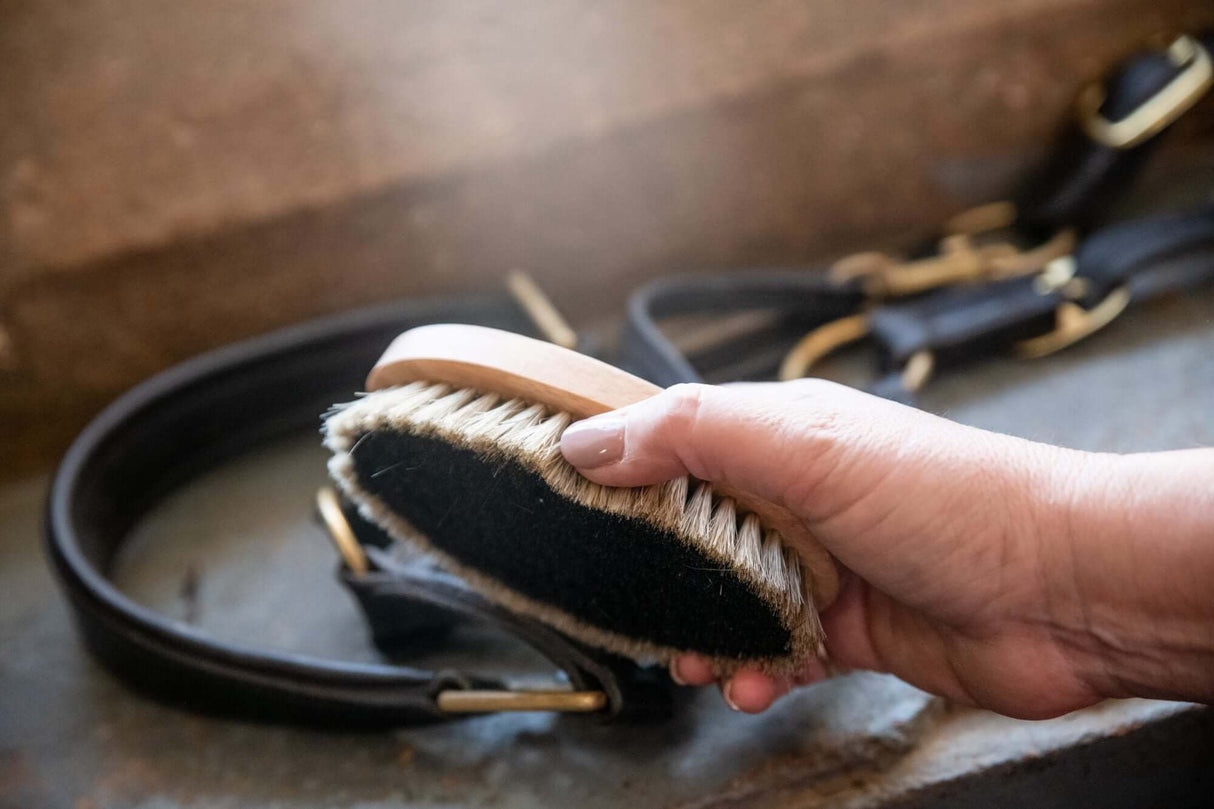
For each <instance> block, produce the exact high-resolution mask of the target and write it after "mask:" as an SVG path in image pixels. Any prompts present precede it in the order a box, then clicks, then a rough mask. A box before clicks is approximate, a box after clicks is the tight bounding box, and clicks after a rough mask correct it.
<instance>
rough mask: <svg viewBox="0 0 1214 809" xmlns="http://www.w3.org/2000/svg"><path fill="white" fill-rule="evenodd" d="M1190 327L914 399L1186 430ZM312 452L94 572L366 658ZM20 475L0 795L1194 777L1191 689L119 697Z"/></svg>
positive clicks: (1137, 782) (1156, 782)
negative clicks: (287, 706) (393, 704)
mask: <svg viewBox="0 0 1214 809" xmlns="http://www.w3.org/2000/svg"><path fill="white" fill-rule="evenodd" d="M1212 337H1214V292H1209V291H1207V292H1203V293H1201V294H1194V295H1190V296H1187V297H1185V298H1182V299H1178V300H1173V301H1170V302H1164V303H1160V304H1158V305H1153V306H1151V307H1149V308H1148V309H1145V310H1140V311H1138V312H1135V313H1134V314H1133V315H1132V316H1130V317H1129V319H1127V320H1126V321H1124V322H1120V323H1118V324H1116V325H1114V326H1113V327H1111V328H1110V329H1109V330H1108V331H1107V332H1106V333H1105V334H1103V335H1101V336H1099V337H1097V338H1094V339H1092V340H1091V341H1089V342H1088V343H1086V344H1084V345H1081V346H1078V347H1076V348H1075V349H1073V350H1072V351H1070V352H1068V353H1066V354H1065V355H1062V356H1059V357H1056V358H1054V359H1052V360H1049V361H1040V362H1037V363H1034V364H1021V363H1017V362H1013V361H1010V360H1008V361H994V362H991V363H989V364H986V365H984V366H982V367H981V368H978V369H974V370H973V371H972V372H970V373H967V374H953V375H946V376H944V377H942V378H941V379H940V380H939V382H938V384H937V385H936V386H935V387H933V388H932V389H931V390H930V391H929V393H928V394H927V396H926V397H925V400H926V404H927V405H929V406H930V407H931V408H933V409H936V410H938V411H943V412H946V413H948V414H949V415H950V416H952V417H954V418H957V419H958V420H961V421H965V422H969V423H973V424H978V425H982V426H986V427H991V428H994V429H999V430H1004V431H1007V432H1012V433H1016V434H1020V435H1024V436H1027V437H1031V438H1038V439H1045V440H1052V441H1056V442H1058V443H1062V444H1066V445H1070V446H1075V447H1082V448H1087V449H1103V450H1119V451H1132V450H1148V449H1163V448H1169V447H1180V446H1195V445H1210V444H1211V443H1214V410H1212V409H1211V408H1210V407H1209V402H1210V400H1211V396H1214V361H1212V360H1211V354H1210V350H1209V347H1210V341H1211V338H1212ZM322 461H323V455H322V453H321V452H320V450H319V449H318V448H317V446H316V439H315V438H314V437H312V436H304V437H301V438H299V439H297V440H294V441H292V442H288V443H286V444H284V445H281V446H278V447H276V448H273V449H272V450H269V451H267V452H264V453H260V454H259V455H258V456H256V457H252V458H249V459H247V460H245V461H243V462H241V463H239V464H237V465H235V466H233V467H230V468H227V469H225V470H222V471H220V472H218V473H215V474H213V475H211V476H208V477H206V478H204V479H202V480H200V481H198V482H197V484H196V485H194V486H192V487H190V488H189V489H188V490H186V491H184V492H182V493H180V494H179V495H177V496H175V497H174V498H172V499H171V500H170V501H168V502H166V503H165V504H164V506H163V507H162V508H161V509H160V510H159V511H158V512H157V513H156V514H155V515H154V516H153V518H152V519H150V520H149V521H148V522H147V523H145V524H144V525H143V526H142V527H141V529H140V536H139V537H137V538H136V539H135V540H134V541H133V544H132V546H131V551H130V553H129V554H128V555H127V556H126V557H124V558H123V559H122V560H121V562H120V564H119V566H118V580H119V581H120V583H121V584H122V585H123V586H124V588H125V589H126V590H127V591H128V592H130V593H132V594H133V595H134V596H136V597H137V598H139V599H141V600H143V601H145V602H147V603H149V604H153V605H156V606H158V607H159V608H161V609H163V610H165V611H167V612H169V613H170V614H173V615H174V616H175V617H177V618H179V619H181V620H188V621H191V622H193V623H196V624H197V625H199V626H200V627H201V628H203V629H205V630H207V631H210V632H215V633H217V634H220V635H222V636H224V637H226V638H229V639H232V640H243V641H246V642H255V643H267V644H273V645H277V646H280V647H283V648H291V649H295V650H298V651H303V652H308V653H313V654H320V655H329V654H331V655H341V656H346V657H351V658H353V659H358V658H364V659H365V658H368V657H369V656H370V655H371V654H372V652H371V650H370V648H369V645H368V644H367V642H366V640H365V638H364V635H363V632H362V629H361V627H360V626H359V621H358V617H357V615H356V613H355V611H354V608H353V606H352V605H351V604H350V603H349V601H348V599H347V598H346V596H345V594H344V593H343V592H341V591H340V589H339V588H338V585H337V584H336V583H335V581H334V580H333V578H332V565H333V559H332V554H331V551H330V550H329V549H328V547H327V545H326V544H325V541H324V540H323V538H322V537H321V536H320V534H319V533H318V531H317V529H316V528H315V527H314V526H313V525H312V524H311V522H310V519H309V513H308V498H309V495H310V492H311V490H312V488H313V487H314V486H315V485H316V484H317V483H318V482H319V481H321V480H322V479H323V476H324V473H323V470H322ZM42 485H43V483H42V481H41V480H30V481H27V482H25V483H22V484H12V485H9V486H7V487H5V488H4V489H0V592H3V593H4V598H3V599H0V649H2V650H3V653H2V654H0V695H2V697H0V806H6V807H7V806H14V807H16V806H21V807H42V806H64V805H75V806H78V807H121V806H148V807H150V806H157V807H167V806H178V805H183V806H184V805H189V806H194V807H204V808H206V809H218V807H238V806H239V807H270V806H281V805H292V806H301V807H310V806H316V807H321V806H339V805H341V806H351V805H354V806H363V807H379V806H395V805H415V806H445V805H454V804H462V803H471V804H477V805H497V806H535V805H553V806H568V805H570V804H571V803H576V804H578V805H581V806H585V807H597V806H621V805H627V806H671V805H674V806H678V805H691V806H743V805H745V806H788V807H792V806H817V805H822V806H857V807H859V806H874V805H878V806H898V807H905V806H918V805H931V806H941V805H943V806H957V807H968V806H982V805H999V804H1003V803H1006V804H1012V805H1020V804H1031V805H1035V806H1072V805H1077V804H1089V803H1092V802H1093V801H1095V802H1098V803H1100V804H1101V805H1106V806H1127V807H1128V806H1142V805H1169V806H1177V805H1186V804H1190V805H1200V802H1201V801H1202V800H1204V796H1207V795H1208V794H1209V792H1208V791H1209V790H1210V789H1211V788H1214V783H1211V780H1212V778H1214V774H1212V773H1211V771H1210V768H1209V766H1208V764H1209V762H1210V761H1211V760H1214V716H1212V715H1211V713H1210V712H1209V711H1208V710H1206V709H1201V708H1196V707H1192V706H1185V705H1179V704H1171V703H1156V702H1146V701H1129V702H1122V703H1111V704H1107V705H1103V706H1099V707H1097V708H1093V709H1090V710H1086V711H1082V712H1079V713H1076V714H1073V715H1071V716H1069V717H1065V718H1062V719H1059V720H1054V721H1051V722H1042V723H1029V722H1018V721H1014V720H1008V719H1001V718H998V717H994V716H991V715H989V714H985V713H982V712H975V711H955V710H947V709H945V708H944V707H943V706H938V705H936V704H935V703H934V702H933V701H931V700H929V699H928V698H927V697H926V696H925V695H923V694H922V693H920V692H918V691H916V690H914V689H912V688H909V687H907V686H904V685H902V684H900V683H898V682H897V681H894V680H892V679H889V678H886V677H880V676H876V675H867V674H860V675H853V676H851V677H847V678H843V679H840V680H837V681H833V682H829V683H826V684H823V685H821V686H818V687H816V688H813V689H808V690H805V691H803V692H801V693H799V694H798V695H796V696H795V697H793V698H790V699H788V700H786V701H784V702H783V703H781V704H780V705H779V706H778V708H777V709H775V710H773V711H771V712H770V713H769V714H767V715H765V716H763V717H758V718H752V717H745V716H740V715H735V714H732V713H730V712H729V711H727V710H725V709H724V708H723V707H722V706H721V704H720V702H719V700H718V699H717V697H716V695H714V694H712V693H703V694H698V695H690V694H688V695H686V697H685V703H684V705H683V706H682V710H681V711H680V714H679V716H678V718H677V719H675V720H674V721H672V722H670V723H669V724H667V725H664V726H660V727H657V728H626V727H601V726H598V725H594V724H589V723H584V722H578V721H576V720H561V719H554V718H552V717H549V716H544V715H538V716H513V717H495V718H487V719H479V720H474V721H470V722H465V723H460V724H454V725H451V726H448V727H440V728H431V729H426V730H412V731H400V732H396V733H381V734H370V735H341V734H322V733H317V732H312V731H305V730H297V729H291V728H281V727H266V726H257V725H247V724H242V723H237V722H230V721H216V720H211V719H207V718H203V717H199V716H195V715H192V714H189V713H186V712H183V711H180V710H177V709H174V708H169V707H165V706H161V705H157V704H153V703H150V702H148V701H146V700H144V699H142V698H139V697H137V696H134V695H132V694H130V693H128V692H127V691H126V690H124V688H123V687H122V686H121V685H120V684H118V683H117V682H116V681H114V680H113V679H112V678H111V677H110V676H109V675H108V674H107V673H105V672H104V671H102V670H101V669H100V668H99V667H98V666H96V665H95V664H94V663H92V662H91V661H90V660H89V659H88V658H87V657H86V656H85V655H84V653H83V652H82V651H81V649H80V648H79V646H78V645H77V644H76V642H75V637H74V635H73V632H72V629H71V624H70V620H69V616H68V614H67V611H66V607H65V605H64V603H63V602H62V600H61V598H60V597H59V594H58V593H57V592H56V590H55V589H54V587H53V583H52V581H51V578H50V575H49V573H48V572H47V570H46V568H45V563H44V561H43V559H42V555H41V552H40V548H39V547H38V544H39V538H38V530H39V519H40V505H41V503H40V499H41V489H42ZM471 640H473V639H471V638H470V639H469V641H470V642H471ZM470 648H472V647H471V646H467V647H464V649H463V651H457V653H456V654H457V656H458V655H460V654H463V655H465V657H466V655H467V654H469V653H470V652H469V649H470ZM495 648H496V647H495ZM496 654H500V655H502V656H503V659H505V660H507V661H509V662H508V667H509V666H525V665H526V664H527V663H528V658H525V657H521V656H519V655H518V654H517V653H514V652H510V651H509V650H508V649H506V648H502V649H498V652H496Z"/></svg>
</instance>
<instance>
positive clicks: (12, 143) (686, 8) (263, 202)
mask: <svg viewBox="0 0 1214 809" xmlns="http://www.w3.org/2000/svg"><path fill="white" fill-rule="evenodd" d="M1210 25H1214V3H1209V2H1203V1H1195V2H1180V0H1008V1H1007V2H1003V3H992V2H989V1H988V0H909V1H907V2H897V3H891V2H887V1H886V0H854V1H853V2H837V1H836V0H799V2H790V1H785V0H756V1H755V2H745V3H742V2H697V1H696V0H674V2H667V3H652V2H640V1H639V2H628V3H613V4H600V3H574V2H568V3H565V2H561V3H558V2H553V3H525V4H524V3H501V2H488V1H485V2H464V3H448V2H438V1H437V0H436V1H435V2H398V1H395V0H361V2H331V3H322V2H316V1H315V0H307V1H306V2H304V1H301V2H294V3H285V2H284V3H270V2H264V3H255V4H253V3H238V2H212V1H211V0H207V2H202V1H200V0H182V1H181V2H176V3H155V2H150V0H148V1H147V2H126V3H108V2H100V1H99V0H93V1H92V2H65V1H63V0H54V1H49V0H48V1H47V2H32V1H31V2H7V3H4V4H0V65H3V68H2V75H3V81H0V178H2V180H3V183H2V185H0V193H2V196H0V199H2V205H3V218H2V220H0V222H2V224H0V325H3V327H4V328H5V329H6V331H7V334H8V336H9V338H10V340H11V351H10V352H9V353H8V354H6V355H5V356H4V357H3V359H4V363H3V364H4V365H5V366H6V367H5V368H4V370H0V418H2V419H3V423H4V424H5V425H6V433H7V435H6V437H5V441H4V447H5V457H6V460H7V462H8V463H7V465H6V466H7V468H6V470H5V471H6V472H10V473H11V472H13V471H15V470H19V469H24V468H29V467H30V466H31V465H35V466H36V465H40V464H45V463H47V462H48V461H49V460H50V459H51V458H53V456H54V454H55V453H56V452H57V451H59V450H60V449H61V448H62V446H63V444H64V442H65V441H66V440H67V439H68V438H70V436H71V434H72V433H73V432H74V431H75V430H76V429H78V427H79V426H80V425H81V423H82V422H83V420H84V419H86V418H87V417H88V416H89V415H90V414H91V413H93V412H95V411H96V410H97V409H98V408H99V407H100V406H102V405H103V404H104V403H105V402H106V401H108V400H109V399H110V398H112V397H113V396H114V395H116V394H117V393H118V392H120V391H121V390H122V389H123V388H125V387H127V386H128V385H130V384H131V383H133V382H134V381H136V380H138V379H140V378H142V377H145V376H147V375H149V374H151V373H153V372H155V371H156V370H158V369H160V368H163V367H165V366H166V365H168V364H171V363H173V362H175V361H177V360H180V359H182V358H184V357H187V356H189V355H192V354H195V353H198V352H200V351H203V350H205V349H207V348H210V347H212V346H215V345H218V344H221V343H223V342H227V341H230V340H233V339H237V338H240V337H243V336H247V335H250V334H254V333H257V332H261V331H265V330H267V329H270V328H272V327H275V326H279V325H282V324H286V323H290V322H294V321H298V320H301V319H304V318H307V317H310V316H313V315H317V314H321V313H324V312H330V311H334V310H338V309H342V308H346V307H351V306H356V305H359V304H364V303H370V302H375V301H381V300H385V299H390V298H393V297H397V296H401V295H414V294H422V293H429V292H435V291H440V290H449V291H459V290H469V289H474V288H480V287H484V286H486V285H491V284H496V283H498V279H499V276H500V275H502V274H503V273H504V272H505V271H506V270H508V269H511V268H516V267H521V268H526V269H528V270H530V271H531V272H532V273H533V274H534V275H535V276H536V277H537V278H538V279H539V280H540V282H541V283H542V284H543V286H545V288H547V289H548V290H549V291H550V292H551V293H552V295H553V297H554V298H555V299H556V301H557V303H558V304H559V305H560V306H561V307H562V308H563V309H565V310H566V311H567V312H568V313H569V314H570V315H571V316H572V317H573V319H574V320H575V321H578V322H580V323H586V322H589V321H592V320H594V319H596V318H597V319H600V320H601V319H603V318H605V317H606V316H607V315H609V314H610V313H611V312H613V311H618V307H619V305H620V303H621V302H622V300H623V298H624V296H625V295H626V293H627V291H628V289H629V288H630V287H632V286H634V285H636V284H637V283H639V282H641V281H642V280H643V279H645V278H648V277H651V276H653V275H655V274H658V273H661V272H664V271H668V270H688V269H701V268H705V269H706V268H719V267H737V266H746V265H752V264H763V263H769V264H770V263H798V262H809V261H813V260H820V259H822V258H825V257H828V256H830V255H834V254H838V253H839V252H842V251H845V250H847V249H851V248H855V247H860V246H866V247H871V246H878V245H880V246H888V245H897V244H899V243H901V242H902V241H904V240H905V239H907V238H909V237H911V236H913V235H914V234H916V233H922V232H924V231H926V230H927V229H929V228H930V227H931V226H932V225H933V224H934V223H937V222H939V221H940V220H941V219H942V218H943V217H945V216H947V215H948V214H950V213H952V212H955V211H957V210H960V209H961V208H963V207H965V206H966V205H968V204H971V203H973V202H977V201H984V200H988V199H991V198H996V197H998V196H1000V195H1001V194H1003V193H1004V192H1005V191H1006V189H1007V187H1008V186H1009V184H1010V183H1011V182H1012V180H1013V179H1014V178H1016V177H1018V176H1019V175H1020V174H1021V173H1022V172H1023V171H1024V170H1025V169H1026V168H1027V167H1029V166H1030V165H1031V164H1032V162H1033V160H1034V159H1035V158H1036V157H1038V156H1039V155H1040V153H1041V150H1042V149H1043V148H1044V147H1045V145H1046V143H1047V140H1048V136H1049V135H1050V133H1051V132H1053V131H1054V130H1055V129H1056V128H1057V127H1058V126H1059V125H1060V123H1061V122H1062V121H1063V120H1064V118H1065V116H1066V115H1067V114H1069V113H1068V109H1069V105H1070V103H1071V100H1072V99H1073V97H1074V95H1075V93H1076V91H1077V90H1078V88H1079V87H1080V86H1081V85H1082V84H1083V83H1084V82H1086V81H1088V80H1090V79H1092V78H1094V77H1096V76H1097V75H1099V74H1100V72H1101V71H1102V69H1104V68H1105V67H1107V66H1108V65H1109V64H1110V63H1111V62H1112V61H1114V60H1115V59H1117V58H1118V57H1121V56H1124V55H1126V54H1127V53H1129V52H1131V51H1133V50H1135V49H1136V48H1138V47H1141V46H1142V45H1143V44H1144V43H1145V42H1147V41H1148V40H1149V39H1150V38H1151V37H1159V36H1165V35H1167V34H1170V33H1174V32H1176V31H1177V30H1180V29H1183V28H1200V27H1207V26H1210ZM1178 129H1179V131H1178V132H1176V133H1174V137H1173V138H1172V139H1171V140H1172V142H1171V143H1170V144H1169V145H1168V147H1167V148H1166V149H1164V150H1162V152H1161V154H1160V155H1159V157H1158V159H1157V160H1156V162H1155V163H1154V164H1153V166H1152V169H1151V171H1152V172H1153V173H1154V174H1155V175H1156V177H1166V176H1167V175H1168V173H1169V172H1172V173H1179V172H1183V171H1185V170H1186V169H1187V168H1188V167H1191V166H1192V165H1193V163H1194V162H1196V161H1204V162H1205V164H1207V165H1208V164H1209V163H1210V162H1211V161H1212V159H1214V158H1211V156H1210V155H1211V151H1212V150H1211V149H1210V148H1209V146H1210V143H1211V141H1212V140H1214V115H1212V114H1211V113H1210V111H1209V105H1206V111H1204V112H1203V113H1200V114H1198V115H1196V116H1193V117H1191V118H1189V119H1187V120H1186V121H1184V122H1183V123H1182V124H1181V126H1179V127H1178Z"/></svg>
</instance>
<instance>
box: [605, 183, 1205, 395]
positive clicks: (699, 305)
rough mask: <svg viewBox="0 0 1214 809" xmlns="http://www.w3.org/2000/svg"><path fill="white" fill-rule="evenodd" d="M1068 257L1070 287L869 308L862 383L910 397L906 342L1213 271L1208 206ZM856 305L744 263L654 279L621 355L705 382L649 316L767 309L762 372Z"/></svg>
mask: <svg viewBox="0 0 1214 809" xmlns="http://www.w3.org/2000/svg"><path fill="white" fill-rule="evenodd" d="M1074 262H1075V267H1074V278H1075V279H1076V280H1077V281H1078V282H1079V283H1080V285H1081V286H1080V287H1079V288H1080V289H1081V290H1082V294H1079V295H1077V296H1076V295H1073V294H1072V293H1070V291H1069V290H1072V289H1074V288H1075V287H1074V286H1073V285H1072V286H1065V285H1064V286H1060V287H1059V288H1057V289H1053V288H1048V287H1046V288H1043V287H1042V284H1041V281H1040V280H1039V279H1038V277H1037V276H1029V277H1023V278H1017V279H1013V280H1009V281H1001V282H996V283H991V284H983V285H976V286H961V287H953V288H948V289H944V290H940V291H937V292H932V293H928V294H925V295H921V296H919V297H916V298H913V299H911V300H909V301H905V302H898V303H889V304H883V305H879V306H876V307H874V308H872V309H870V310H868V311H869V324H870V329H871V335H872V339H873V341H874V342H875V343H876V345H877V347H878V351H879V355H880V371H881V373H882V376H880V377H879V379H878V381H877V382H876V383H874V384H873V385H872V386H871V387H870V388H869V390H870V392H872V393H876V394H878V395H881V396H885V397H887V398H895V399H899V400H901V401H909V400H910V399H911V398H912V397H911V396H910V395H909V393H908V392H907V391H906V390H904V389H903V387H902V385H901V383H900V380H899V376H900V373H901V370H902V367H903V366H904V365H905V363H906V362H907V361H908V360H909V359H910V358H911V357H912V356H913V355H914V354H916V353H917V352H920V351H930V352H932V353H933V354H934V355H935V359H936V362H937V364H938V365H948V364H954V363H957V362H960V361H964V360H969V359H974V358H977V357H981V356H984V355H987V354H990V353H991V352H993V351H997V350H1001V349H1003V348H1006V347H1007V346H1008V345H1009V344H1011V343H1014V342H1016V341H1020V340H1026V339H1030V338H1033V337H1039V336H1041V335H1043V334H1046V333H1048V332H1050V331H1051V330H1052V329H1054V328H1055V326H1056V317H1055V315H1056V312H1057V310H1058V308H1059V306H1060V305H1062V304H1063V303H1065V302H1068V301H1074V302H1076V303H1078V304H1080V305H1081V306H1083V307H1085V308H1087V307H1091V306H1095V305H1097V304H1099V303H1100V302H1101V301H1102V300H1104V299H1105V297H1106V296H1107V295H1109V294H1110V293H1111V292H1113V291H1114V290H1116V289H1120V288H1123V287H1124V288H1125V290H1126V291H1128V293H1129V297H1130V299H1131V301H1138V302H1140V301H1144V300H1147V299H1149V298H1152V297H1156V296H1159V295H1163V294H1166V293H1169V292H1174V291H1177V290H1181V289H1187V288H1191V287H1193V286H1197V285H1200V284H1204V283H1208V282H1211V281H1214V205H1211V206H1204V207H1201V208H1197V209H1194V210H1191V211H1186V212H1181V213H1171V214H1164V215H1160V216H1156V217H1150V218H1146V219H1142V220H1138V221H1135V222H1129V223H1123V224H1119V225H1113V226H1110V227H1108V228H1105V229H1103V230H1101V231H1099V232H1097V233H1095V234H1093V235H1092V236H1091V237H1089V238H1088V239H1087V240H1085V241H1084V242H1083V243H1082V244H1081V245H1080V247H1079V249H1078V250H1077V251H1076V253H1075V255H1074ZM864 304H865V300H864V298H863V296H862V295H861V294H860V293H859V292H858V290H857V287H856V286H855V285H854V284H833V283H831V282H830V280H829V278H828V277H827V276H826V275H825V274H824V273H821V272H811V271H800V272H796V271H774V272H745V273H728V274H722V275H716V276H707V277H704V276H698V277H697V276H688V277H685V278H675V279H670V280H664V281H658V282H655V283H653V284H649V285H648V286H646V287H643V288H642V289H640V290H638V291H637V292H636V293H635V294H634V295H633V297H632V298H631V300H630V301H629V305H628V321H627V323H626V324H625V330H624V337H623V347H624V351H625V355H624V358H623V361H624V363H625V365H626V366H627V367H629V368H630V369H632V370H634V371H635V372H636V373H639V374H641V375H642V376H646V377H648V378H649V379H650V380H651V381H654V382H656V383H658V384H660V385H671V384H674V383H677V382H700V381H704V380H705V379H706V378H707V379H709V380H711V381H715V379H716V373H715V370H716V369H715V368H714V367H713V365H712V363H711V362H705V363H696V362H694V361H693V360H692V359H689V358H687V357H684V356H683V355H682V354H681V353H680V351H679V349H678V348H677V347H676V346H675V345H674V343H673V342H672V341H671V340H670V338H669V337H668V336H667V335H666V333H665V332H664V331H663V329H662V327H661V326H660V324H659V322H658V321H659V320H660V319H662V318H667V317H672V316H675V315H686V314H692V313H699V314H706V315H709V314H717V313H721V312H726V311H728V312H739V311H744V310H746V309H757V310H772V309H775V310H776V314H775V315H774V316H773V317H772V318H770V319H769V320H768V321H767V322H766V325H765V326H764V327H763V328H762V330H761V332H760V333H759V334H760V337H761V339H760V340H759V341H758V342H760V343H761V344H762V345H763V347H764V350H765V351H766V352H767V353H768V354H772V352H771V349H772V347H773V346H774V347H776V348H777V349H779V351H777V352H775V355H773V356H769V357H767V358H765V359H762V358H761V360H760V361H756V362H754V363H752V364H751V367H753V368H755V369H760V370H759V372H758V373H757V374H756V375H755V376H754V377H752V378H764V377H765V376H768V377H769V375H770V373H771V372H772V371H773V370H774V368H775V366H776V363H777V362H778V359H779V354H780V352H781V351H783V350H786V349H787V348H789V347H791V345H792V343H793V342H794V341H795V338H796V337H797V336H801V335H804V334H805V333H806V332H808V331H811V330H813V329H815V328H817V327H819V326H822V325H825V324H827V323H829V322H831V321H833V320H837V319H839V318H842V317H846V316H849V315H854V314H858V313H860V312H861V311H864ZM790 331H791V332H792V334H791V336H790V334H789V332H790ZM733 348H734V350H735V352H736V351H742V350H744V349H745V346H744V343H741V342H736V341H735V343H734V344H733ZM737 362H738V360H737V358H736V357H734V358H733V363H734V364H735V365H737ZM763 369H765V370H763Z"/></svg>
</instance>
